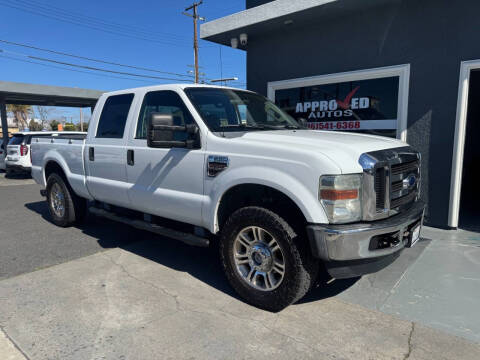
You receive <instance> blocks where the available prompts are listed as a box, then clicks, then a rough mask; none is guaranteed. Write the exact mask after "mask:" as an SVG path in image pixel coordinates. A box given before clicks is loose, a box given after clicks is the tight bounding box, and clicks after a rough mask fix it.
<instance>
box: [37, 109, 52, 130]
mask: <svg viewBox="0 0 480 360" xmlns="http://www.w3.org/2000/svg"><path fill="white" fill-rule="evenodd" d="M35 108H36V110H37V113H38V116H39V117H40V121H41V123H42V129H43V128H45V124H46V123H47V122H48V117H49V115H50V113H52V112H54V111H55V110H56V109H55V108H54V107H50V106H41V105H37V106H35Z"/></svg>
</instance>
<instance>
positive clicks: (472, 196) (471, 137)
mask: <svg viewBox="0 0 480 360" xmlns="http://www.w3.org/2000/svg"><path fill="white" fill-rule="evenodd" d="M468 94H469V95H468V104H467V127H466V131H465V148H464V156H463V174H462V186H461V198H460V218H459V227H461V228H464V229H470V230H477V231H480V191H479V176H480V170H479V166H480V69H475V70H471V72H470V82H469V91H468Z"/></svg>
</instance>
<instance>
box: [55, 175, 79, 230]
mask: <svg viewBox="0 0 480 360" xmlns="http://www.w3.org/2000/svg"><path fill="white" fill-rule="evenodd" d="M54 184H58V185H59V186H60V188H61V190H62V192H63V194H64V199H65V213H64V215H63V216H58V215H57V214H56V213H55V211H54V210H53V208H52V202H51V196H52V187H53V186H54ZM46 190H47V191H46V192H47V204H48V211H49V213H50V217H51V219H52V222H53V223H54V224H55V225H57V226H61V227H69V226H71V225H73V224H78V223H81V222H82V221H83V220H84V219H85V216H86V207H87V201H86V199H84V198H81V197H79V196H77V195H76V194H75V193H74V192H73V190H72V188H71V187H70V185H69V184H68V182H67V181H66V180H65V178H64V177H63V176H61V175H59V174H57V173H52V174H50V175H49V177H48V179H47V188H46Z"/></svg>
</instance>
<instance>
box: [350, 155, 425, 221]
mask: <svg viewBox="0 0 480 360" xmlns="http://www.w3.org/2000/svg"><path fill="white" fill-rule="evenodd" d="M366 159H367V160H366ZM360 164H361V165H362V166H363V167H364V191H363V193H364V194H365V195H364V198H363V202H364V209H363V210H364V220H376V219H381V218H385V217H388V216H391V215H394V214H396V213H399V212H401V211H403V210H404V209H406V208H408V207H410V206H411V205H412V204H413V203H414V202H415V201H416V200H418V196H419V190H420V155H419V153H418V152H416V151H414V150H413V149H411V148H410V147H404V148H396V149H388V150H381V151H375V152H371V153H367V154H363V155H362V157H361V158H360Z"/></svg>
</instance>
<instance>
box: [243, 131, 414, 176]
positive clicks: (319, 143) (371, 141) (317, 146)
mask: <svg viewBox="0 0 480 360" xmlns="http://www.w3.org/2000/svg"><path fill="white" fill-rule="evenodd" d="M235 140H237V141H245V142H249V143H252V142H254V143H262V144H263V145H264V146H268V144H272V145H276V146H278V145H281V146H282V147H288V148H289V149H291V150H292V152H295V150H299V151H302V152H304V151H308V152H310V151H311V152H317V153H321V154H323V155H324V156H326V157H328V158H330V159H331V160H332V161H333V162H334V163H335V164H336V165H337V166H338V167H339V168H340V169H341V171H342V173H354V172H359V171H361V170H362V168H361V166H360V164H359V163H358V159H359V157H360V155H361V154H363V153H365V152H370V151H375V150H383V149H391V148H396V147H402V146H407V144H406V143H405V142H403V141H400V140H397V139H392V138H388V137H383V136H374V135H365V134H352V133H347V132H334V131H318V130H277V131H255V132H247V133H244V134H243V136H241V137H239V138H236V139H235Z"/></svg>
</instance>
